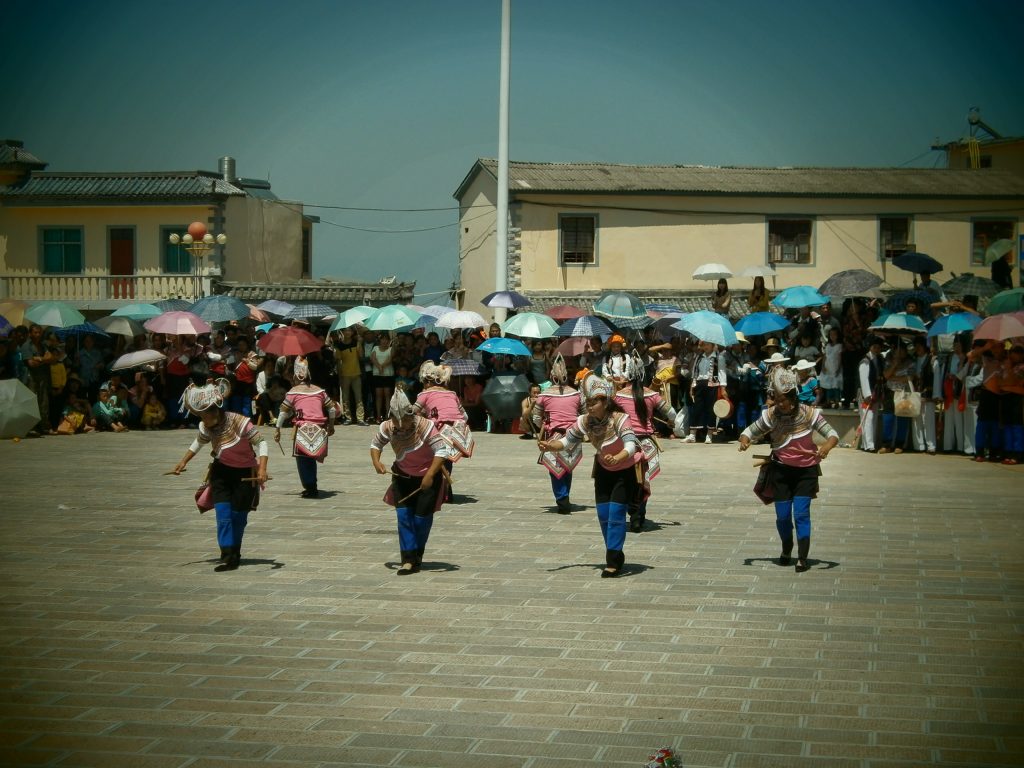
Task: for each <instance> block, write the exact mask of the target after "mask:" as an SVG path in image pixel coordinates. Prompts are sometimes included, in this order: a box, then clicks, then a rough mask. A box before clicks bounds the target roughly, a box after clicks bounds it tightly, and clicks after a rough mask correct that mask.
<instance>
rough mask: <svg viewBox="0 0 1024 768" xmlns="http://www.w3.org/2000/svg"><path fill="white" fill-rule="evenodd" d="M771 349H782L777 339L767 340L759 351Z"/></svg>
mask: <svg viewBox="0 0 1024 768" xmlns="http://www.w3.org/2000/svg"><path fill="white" fill-rule="evenodd" d="M772 347H774V348H775V349H782V345H781V344H779V340H778V339H768V341H766V342H765V343H764V344H762V345H761V349H771V348H772Z"/></svg>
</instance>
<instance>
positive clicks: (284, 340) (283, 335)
mask: <svg viewBox="0 0 1024 768" xmlns="http://www.w3.org/2000/svg"><path fill="white" fill-rule="evenodd" d="M256 346H257V347H259V348H260V349H262V350H263V351H264V352H267V353H269V354H271V355H278V356H279V357H280V356H281V355H311V354H313V353H314V352H319V351H320V350H321V348H322V347H323V346H324V342H323V339H319V338H317V337H316V336H314V335H313V334H312V333H310V332H309V331H307V330H306V329H305V328H298V327H296V326H294V325H289V326H286V327H284V328H275V329H274V330H272V331H271V332H270V333H268V334H266V335H265V336H263V337H262V338H261V339H260V340H259V341H257V342H256Z"/></svg>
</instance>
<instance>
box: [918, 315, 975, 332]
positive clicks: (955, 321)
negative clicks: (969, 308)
mask: <svg viewBox="0 0 1024 768" xmlns="http://www.w3.org/2000/svg"><path fill="white" fill-rule="evenodd" d="M980 323H981V317H980V316H978V315H975V314H973V313H971V312H954V313H953V314H951V315H943V316H942V317H940V318H938V319H937V320H936V321H935V322H934V323H932V327H931V328H929V329H928V335H929V336H943V335H946V334H950V333H963V332H964V331H973V330H974V329H975V328H977V327H978V325H979V324H980Z"/></svg>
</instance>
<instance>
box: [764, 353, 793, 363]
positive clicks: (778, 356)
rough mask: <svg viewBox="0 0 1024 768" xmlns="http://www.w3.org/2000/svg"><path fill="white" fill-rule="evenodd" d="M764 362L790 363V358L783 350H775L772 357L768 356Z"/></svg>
mask: <svg viewBox="0 0 1024 768" xmlns="http://www.w3.org/2000/svg"><path fill="white" fill-rule="evenodd" d="M764 362H765V363H766V364H767V365H778V364H779V363H788V362H789V358H788V357H786V356H785V355H783V354H782V353H781V352H775V353H773V354H772V356H771V357H766V358H765V360H764Z"/></svg>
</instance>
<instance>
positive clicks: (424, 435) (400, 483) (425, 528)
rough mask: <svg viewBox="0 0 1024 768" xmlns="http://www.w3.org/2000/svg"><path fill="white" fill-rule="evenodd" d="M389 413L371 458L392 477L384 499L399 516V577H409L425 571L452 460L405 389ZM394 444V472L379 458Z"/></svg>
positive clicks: (394, 399)
mask: <svg viewBox="0 0 1024 768" xmlns="http://www.w3.org/2000/svg"><path fill="white" fill-rule="evenodd" d="M389 416H390V418H388V419H385V420H384V421H382V422H381V423H380V426H379V427H378V429H377V433H376V434H375V435H374V436H373V440H372V441H371V443H370V461H371V462H372V463H373V468H374V469H375V470H376V471H377V474H378V475H391V486H390V488H388V492H387V494H385V496H384V501H386V502H387V503H388V504H392V505H394V507H395V516H396V517H397V519H398V546H399V549H400V551H401V556H402V565H401V567H399V569H398V575H399V576H409V575H411V574H413V573H417V572H418V571H419V570H420V566H421V565H422V563H423V553H424V551H425V550H426V547H427V540H428V539H429V537H430V529H431V528H432V527H433V525H434V513H435V512H436V511H437V510H439V509H440V508H441V504H442V503H443V502H444V496H445V492H446V485H447V483H446V481H445V479H444V473H443V471H442V465H443V464H444V461H445V459H447V458H448V451H449V445H448V442H447V441H446V440H445V439H444V438H443V437H442V436H441V432H440V431H439V430H438V428H437V427H436V426H435V425H434V422H432V421H431V420H430V419H425V418H423V417H422V416H420V415H418V414H417V413H416V407H415V406H414V405H413V404H412V403H410V402H409V398H408V397H406V395H405V392H404V391H403V390H402V389H401V387H399V388H397V389H396V390H395V394H394V395H392V397H391V402H390V409H389ZM389 443H390V444H391V447H392V448H393V449H394V451H395V462H394V464H392V465H391V469H390V470H389V469H387V468H386V467H385V466H384V465H383V464H382V463H381V460H380V457H381V453H382V452H383V450H384V447H385V446H386V445H388V444H389ZM438 475H440V479H438Z"/></svg>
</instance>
